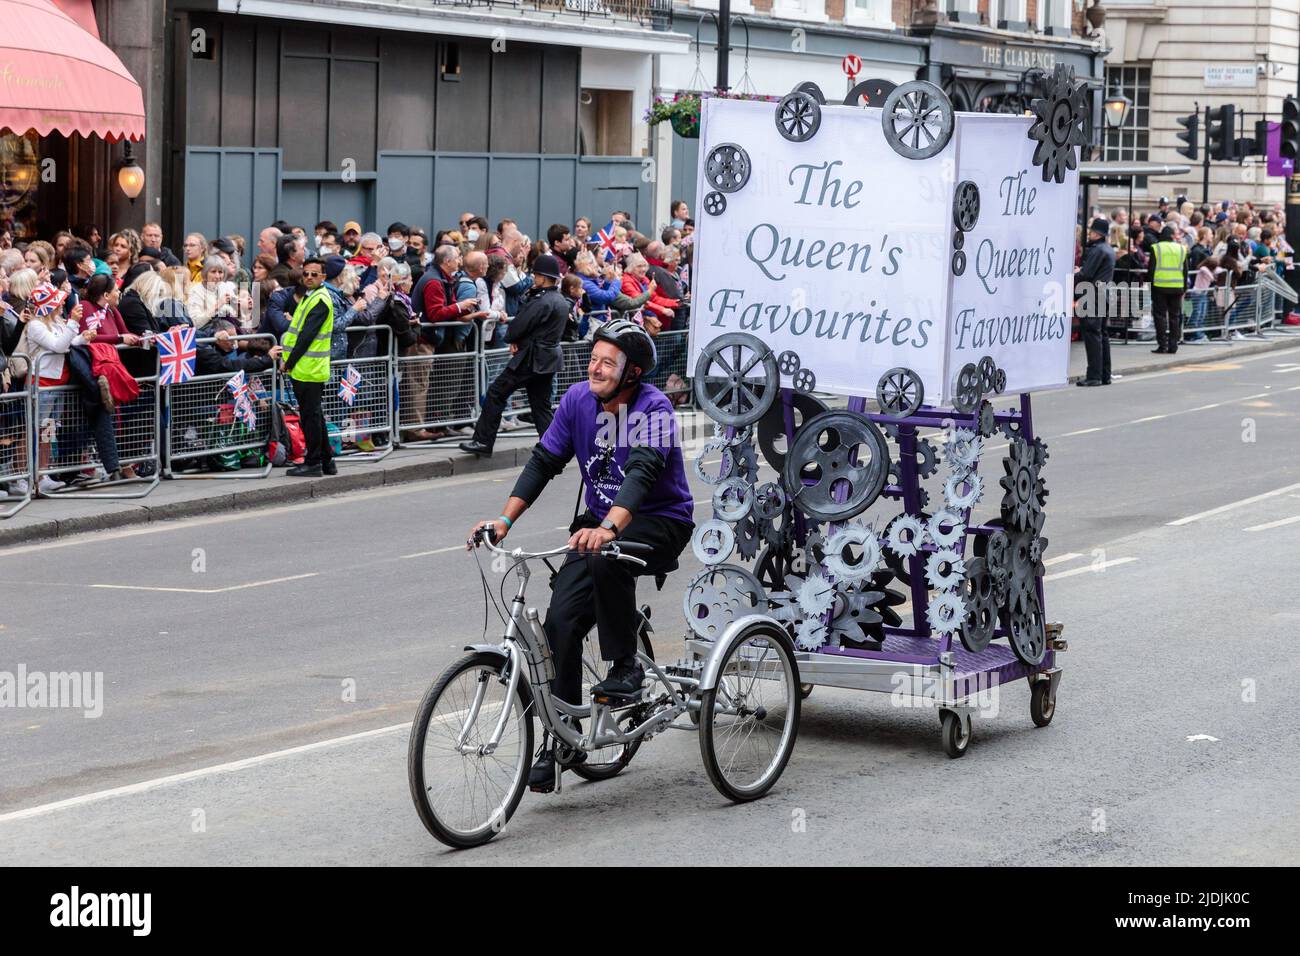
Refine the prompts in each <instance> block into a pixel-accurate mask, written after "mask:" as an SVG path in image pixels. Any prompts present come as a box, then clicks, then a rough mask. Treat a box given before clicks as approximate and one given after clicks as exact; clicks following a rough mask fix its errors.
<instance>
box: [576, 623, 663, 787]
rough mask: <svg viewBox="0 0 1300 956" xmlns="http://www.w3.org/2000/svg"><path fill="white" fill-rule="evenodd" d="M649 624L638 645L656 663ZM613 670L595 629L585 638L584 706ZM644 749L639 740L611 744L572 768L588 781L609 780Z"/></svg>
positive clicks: (629, 723)
mask: <svg viewBox="0 0 1300 956" xmlns="http://www.w3.org/2000/svg"><path fill="white" fill-rule="evenodd" d="M646 623H647V622H646V621H645V619H644V618H642V619H641V624H640V627H639V630H640V633H639V634H638V637H637V645H638V648H639V649H640V651H641V653H642V654H644V655H645V656H646V657H648V658H650V659H651V660H654V656H655V654H654V648H653V647H651V646H650V634H649V628H648V627H647V626H646ZM609 668H610V662H609V661H605V660H601V657H600V639H599V638H598V637H597V635H596V629H595V628H594V627H593V628H592V629H591V630H590V631H588V632H587V636H586V637H584V638H583V639H582V703H584V704H587V703H590V702H591V685H592V684H599V683H600V682H601V681H602V680H604V679H605V675H606V674H607V673H609ZM635 711H636V708H633V709H632V711H630V712H629V713H632V712H635ZM619 724H620V726H621V727H622V729H624V730H627V729H630V728H631V727H634V726H636V724H635V723H634V722H633V721H630V720H626V719H623V720H620V721H619ZM640 747H641V739H640V738H639V737H638V738H637V739H636V740H634V741H632V742H631V743H627V744H610V745H609V746H608V747H601V748H600V749H599V750H593V751H592V752H591V753H589V754H588V755H587V759H586V760H584V761H583V762H582V763H580V764H575V765H573V766H571V767H570V768H569V769H570V770H572V771H573V772H574V773H576V774H577V775H578V776H579V777H581V778H582V779H584V780H591V781H596V780H608V779H609V778H611V777H614V776H617V775H618V774H619V772H620V771H622V769H623V768H624V767H626V766H627V765H628V764H629V763H631V762H632V758H633V757H634V756H635V755H636V752H637V750H638V749H640Z"/></svg>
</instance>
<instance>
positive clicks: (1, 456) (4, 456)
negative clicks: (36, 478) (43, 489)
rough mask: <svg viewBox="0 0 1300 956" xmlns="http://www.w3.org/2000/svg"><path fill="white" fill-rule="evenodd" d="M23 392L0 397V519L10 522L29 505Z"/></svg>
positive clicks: (27, 410) (27, 414)
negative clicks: (7, 519)
mask: <svg viewBox="0 0 1300 956" xmlns="http://www.w3.org/2000/svg"><path fill="white" fill-rule="evenodd" d="M30 399H31V395H30V394H29V393H28V392H27V391H26V390H23V391H19V392H5V393H3V394H0V489H2V490H3V491H4V496H3V497H0V506H3V507H4V510H3V511H0V518H12V517H13V516H14V515H16V514H18V512H20V511H22V510H23V509H24V508H25V507H27V505H29V504H31V500H32V494H33V491H34V489H33V487H32V476H31V448H32V416H31V401H30Z"/></svg>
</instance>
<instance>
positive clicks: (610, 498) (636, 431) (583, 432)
mask: <svg viewBox="0 0 1300 956" xmlns="http://www.w3.org/2000/svg"><path fill="white" fill-rule="evenodd" d="M542 447H543V448H545V449H546V450H547V451H549V452H550V453H551V454H552V455H555V456H557V457H559V458H562V459H564V460H565V461H568V460H569V458H577V460H578V466H579V467H580V468H581V469H582V481H583V484H584V485H586V486H587V492H586V501H587V508H588V509H590V511H591V513H592V514H594V515H595V516H596V517H597V518H601V519H603V518H604V517H605V515H606V514H608V513H609V509H610V507H611V506H613V504H614V499H615V498H617V497H618V491H619V488H621V487H622V485H623V467H624V466H625V465H626V464H627V456H628V452H629V451H630V450H631V449H632V448H634V447H649V448H657V449H659V450H660V451H661V452H663V456H664V470H663V473H662V474H661V475H660V476H659V480H658V481H657V482H655V484H654V487H652V488H651V489H650V491H649V493H648V494H646V496H645V498H644V499H643V500H642V502H641V505H640V507H638V508H637V510H636V513H637V514H641V515H656V516H658V517H661V518H674V519H676V520H677V521H685V522H687V523H690V522H691V520H692V514H693V513H694V501H693V500H692V498H691V489H690V486H689V485H687V484H686V468H685V466H684V465H683V462H682V447H681V443H680V442H678V440H677V416H676V415H675V414H674V413H673V405H672V402H670V401H668V398H667V396H665V395H664V393H663V392H661V391H659V389H657V388H655V387H654V386H653V385H642V386H641V387H640V388H639V389H638V390H637V393H636V395H635V396H634V397H633V398H632V401H630V402H629V403H628V404H627V405H625V406H624V407H623V408H622V409H620V410H619V413H618V414H617V415H614V414H612V413H610V412H606V411H604V409H602V408H601V406H600V400H599V399H597V398H596V396H595V395H593V394H591V388H590V386H588V384H587V383H586V382H585V381H583V382H576V383H574V384H573V385H571V386H570V387H569V390H568V391H567V392H565V393H564V397H563V398H561V399H560V407H559V408H557V409H556V410H555V420H554V421H553V422H551V425H550V427H549V428H547V429H546V434H545V435H543V436H542Z"/></svg>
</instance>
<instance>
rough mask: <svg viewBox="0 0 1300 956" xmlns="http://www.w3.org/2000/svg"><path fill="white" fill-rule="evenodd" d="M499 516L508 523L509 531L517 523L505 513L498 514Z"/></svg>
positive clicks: (507, 528)
mask: <svg viewBox="0 0 1300 956" xmlns="http://www.w3.org/2000/svg"><path fill="white" fill-rule="evenodd" d="M497 517H498V518H500V519H501V520H502V521H504V522H505V523H506V530H507V531H509V530H510V529H511V528H513V527H514V526H515V523H514V522H513V521H511V520H510V519H509V518H507V517H506V516H505V515H497Z"/></svg>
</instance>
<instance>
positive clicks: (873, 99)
mask: <svg viewBox="0 0 1300 956" xmlns="http://www.w3.org/2000/svg"><path fill="white" fill-rule="evenodd" d="M894 89H895V84H894V83H891V82H890V81H889V80H863V81H862V82H861V83H859V84H858V85H857V86H855V87H853V89H851V90H849V92H848V95H847V96H845V97H844V105H845V106H859V107H861V106H876V107H879V106H882V105H884V102H885V99H886V97H888V96H889V94H890V93H892V92H894Z"/></svg>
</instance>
